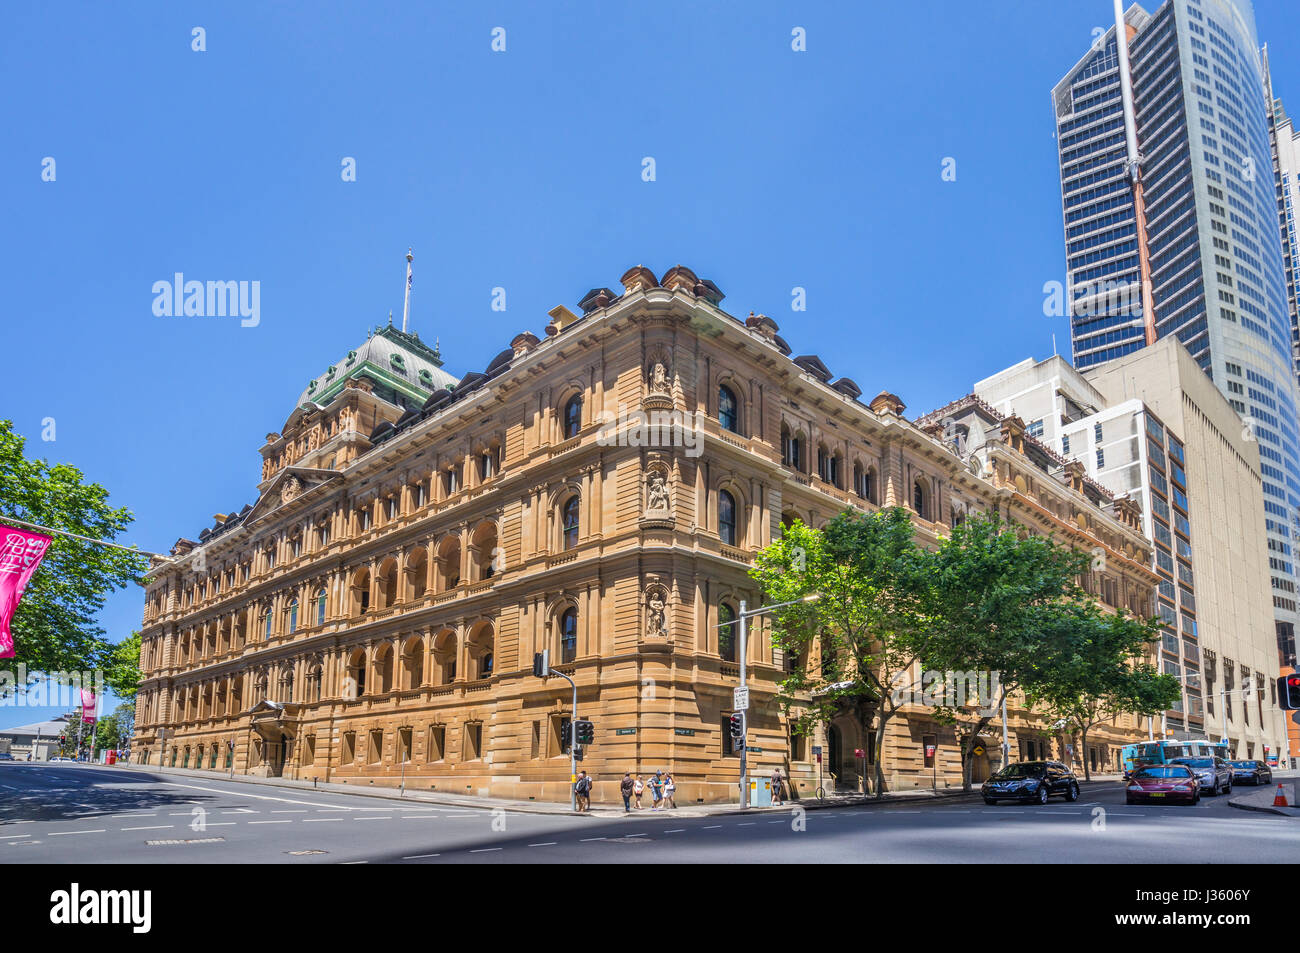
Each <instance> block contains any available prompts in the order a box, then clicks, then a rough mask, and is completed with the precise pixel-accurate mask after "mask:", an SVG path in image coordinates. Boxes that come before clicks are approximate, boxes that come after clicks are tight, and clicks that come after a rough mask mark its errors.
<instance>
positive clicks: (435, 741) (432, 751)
mask: <svg viewBox="0 0 1300 953" xmlns="http://www.w3.org/2000/svg"><path fill="white" fill-rule="evenodd" d="M446 740H447V729H446V728H444V727H443V726H442V725H430V726H429V746H428V748H427V750H426V751H425V752H424V760H425V761H427V762H429V763H430V764H432V763H433V762H435V761H441V760H442V759H443V758H444V757H445V755H444V753H443V752H444V751H445V750H446V747H445V742H446Z"/></svg>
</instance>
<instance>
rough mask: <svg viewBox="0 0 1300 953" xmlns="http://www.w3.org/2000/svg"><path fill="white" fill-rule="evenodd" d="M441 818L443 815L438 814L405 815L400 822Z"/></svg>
mask: <svg viewBox="0 0 1300 953" xmlns="http://www.w3.org/2000/svg"><path fill="white" fill-rule="evenodd" d="M439 816H441V815H438V814H403V815H402V816H401V817H400V818H399V820H403V821H418V820H427V819H428V818H430V817H439Z"/></svg>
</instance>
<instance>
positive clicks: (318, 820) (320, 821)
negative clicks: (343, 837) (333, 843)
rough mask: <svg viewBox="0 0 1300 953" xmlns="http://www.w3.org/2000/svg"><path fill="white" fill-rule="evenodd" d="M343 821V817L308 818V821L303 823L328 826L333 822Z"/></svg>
mask: <svg viewBox="0 0 1300 953" xmlns="http://www.w3.org/2000/svg"><path fill="white" fill-rule="evenodd" d="M341 820H344V818H341V817H309V818H306V819H305V820H304V821H303V823H304V824H328V823H330V822H331V821H341Z"/></svg>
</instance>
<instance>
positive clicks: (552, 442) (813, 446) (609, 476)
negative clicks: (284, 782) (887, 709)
mask: <svg viewBox="0 0 1300 953" xmlns="http://www.w3.org/2000/svg"><path fill="white" fill-rule="evenodd" d="M623 283H624V288H625V291H624V293H623V294H622V295H619V296H616V295H614V294H613V293H612V292H610V291H609V290H608V289H597V290H596V291H593V292H592V293H590V294H589V295H588V296H587V297H586V298H584V300H583V303H582V308H583V310H584V313H583V314H582V315H581V316H578V315H574V314H573V313H571V312H569V311H568V310H567V309H565V308H563V307H559V308H556V309H554V310H553V311H552V312H551V318H552V320H551V323H550V324H549V325H548V326H547V329H546V331H547V336H546V338H545V339H538V338H537V337H536V336H534V335H533V334H530V333H527V332H525V333H524V334H520V335H518V336H517V337H516V338H515V339H514V341H512V343H511V347H510V348H509V349H507V350H505V351H503V352H502V354H501V355H498V357H497V358H496V359H494V360H493V361H492V362H491V363H490V364H489V365H488V367H487V368H486V369H485V371H484V372H483V373H481V374H467V375H466V376H465V377H464V378H463V379H462V380H461V381H459V382H457V383H454V384H450V385H448V386H442V387H426V388H424V389H422V390H418V391H417V392H416V394H415V396H417V397H418V396H421V395H425V394H427V397H424V399H423V402H422V403H420V402H419V401H418V400H415V399H413V395H412V393H410V392H407V391H403V390H402V389H400V388H396V387H395V386H393V384H392V382H391V381H388V380H386V379H385V377H384V375H381V374H378V373H377V372H376V371H375V370H374V368H373V366H372V365H373V364H374V361H368V362H356V366H354V367H353V368H351V369H350V370H343V369H341V365H336V366H335V367H332V368H331V371H333V372H334V373H335V374H340V375H343V377H342V378H341V379H342V380H343V381H344V383H343V384H342V385H341V386H337V381H335V380H334V379H333V377H332V375H327V376H323V377H322V378H320V379H318V381H317V382H316V387H315V388H311V389H309V392H308V393H305V394H304V400H303V402H302V404H301V406H299V407H298V408H297V409H295V410H294V411H293V413H292V414H290V416H289V419H288V421H287V422H286V423H285V426H284V428H283V430H282V433H281V434H272V435H270V437H269V438H268V440H267V443H266V445H265V446H264V447H263V448H262V456H263V461H264V463H263V471H262V480H261V482H260V484H259V485H258V490H259V497H258V500H257V502H256V503H254V504H252V505H250V506H247V507H244V509H243V510H242V511H240V512H239V513H237V514H231V515H225V514H223V515H221V516H219V517H218V521H217V525H216V526H214V527H213V528H212V529H210V530H205V531H204V533H203V534H201V535H200V538H199V540H197V541H191V540H180V541H178V543H177V545H176V547H175V549H174V550H173V554H172V556H171V558H169V559H166V560H161V561H159V562H158V563H157V564H156V565H155V566H154V567H153V568H152V570H151V573H150V576H149V579H148V583H147V595H146V605H145V615H144V628H143V631H142V658H141V665H142V669H143V671H144V676H145V677H144V681H143V683H142V685H141V690H140V693H139V696H138V702H137V733H136V740H135V745H136V752H137V760H145V761H147V763H153V764H157V763H159V761H160V760H165V761H166V763H167V764H169V765H170V764H176V765H178V766H179V765H181V764H188V765H189V766H190V767H194V766H196V765H198V766H201V767H203V768H216V769H217V770H228V769H229V768H230V767H233V770H234V771H235V772H237V773H245V772H247V773H251V774H263V775H266V774H284V775H287V776H292V777H296V778H319V779H321V780H329V781H334V782H346V783H349V784H363V785H367V786H369V785H371V784H379V785H397V784H398V783H402V782H404V783H405V784H406V785H407V786H412V787H418V788H420V789H425V790H427V789H430V788H432V789H435V790H440V791H449V792H453V793H462V794H463V793H476V794H484V795H489V794H490V795H499V796H506V797H523V798H527V797H535V798H539V799H551V800H561V799H563V798H565V797H567V792H568V777H569V761H568V757H567V754H566V753H565V750H566V749H565V748H564V745H563V742H562V737H563V726H564V725H565V723H566V722H567V719H568V717H569V711H568V705H569V699H570V691H569V688H568V685H567V683H565V682H564V681H563V680H562V679H555V678H552V679H549V680H545V681H543V680H541V679H538V678H535V677H534V676H533V675H532V672H531V667H532V657H533V653H535V652H538V651H541V650H542V649H544V648H549V649H550V651H551V658H552V664H553V665H554V666H555V667H557V668H560V669H562V670H563V671H565V672H566V673H568V674H570V675H571V676H572V677H573V678H574V679H575V680H576V681H577V683H578V688H579V714H580V716H582V717H585V718H591V719H592V720H593V721H595V723H596V743H595V744H594V745H593V746H591V747H590V748H589V749H588V750H587V752H586V759H585V761H584V763H583V767H585V768H586V769H587V770H588V771H590V772H592V773H593V774H594V775H595V777H596V779H597V789H596V797H597V799H604V800H612V799H615V789H616V787H617V782H618V779H620V778H621V777H622V774H623V772H624V771H629V770H630V771H638V770H639V771H641V772H643V773H644V772H653V771H654V770H656V769H669V770H671V771H672V772H673V773H674V774H675V776H676V779H677V783H678V797H679V803H683V804H685V803H691V802H693V801H695V800H697V799H700V800H707V801H713V800H725V799H731V798H734V797H735V796H736V780H737V769H738V760H737V758H736V757H734V755H733V754H732V753H731V752H730V751H729V745H728V742H727V731H726V727H725V726H726V722H727V719H728V716H729V714H730V706H731V698H732V688H733V687H734V686H735V685H736V684H737V678H738V674H739V666H738V660H737V659H736V658H735V657H734V651H730V650H729V649H730V647H731V646H733V645H734V641H733V640H732V639H730V638H729V637H728V636H729V633H728V632H727V630H725V629H720V628H719V621H720V620H719V613H720V612H723V613H725V612H728V611H732V612H734V610H735V608H736V606H737V603H738V602H739V601H740V600H741V599H744V600H747V601H748V603H749V604H750V605H757V604H759V602H760V601H761V599H760V593H759V592H758V591H757V590H756V589H755V587H754V585H753V583H752V582H751V580H750V579H749V578H748V575H747V573H746V568H747V565H748V563H749V562H750V560H751V559H752V556H753V553H754V552H755V551H756V550H757V549H759V548H761V547H763V546H765V545H767V544H768V543H770V542H771V541H772V539H773V538H774V537H776V536H778V535H779V534H780V532H781V526H782V523H783V521H788V520H790V519H792V518H794V517H796V516H797V517H799V518H801V519H803V520H804V521H805V522H808V523H810V524H812V525H821V524H823V523H824V522H826V521H827V520H828V519H830V518H831V517H832V516H833V515H834V514H835V513H836V512H838V511H839V510H841V509H843V508H844V507H856V508H860V509H864V510H874V509H875V508H877V507H880V506H890V505H895V504H898V505H902V506H905V507H909V508H911V509H912V510H913V512H914V514H915V520H916V524H917V530H918V535H919V537H920V539H921V540H922V541H924V542H928V543H933V541H934V540H935V539H936V538H937V537H938V535H939V534H941V533H943V532H944V531H945V530H946V528H947V527H948V526H949V524H950V522H951V521H952V520H953V519H954V518H955V517H956V518H960V516H961V515H963V514H965V513H967V512H974V511H989V510H995V509H996V510H997V511H999V512H1001V513H1002V514H1003V515H1005V516H1007V517H1008V518H1011V519H1014V520H1016V521H1018V522H1021V523H1024V524H1026V525H1028V526H1030V527H1032V528H1033V529H1035V530H1036V531H1042V532H1047V531H1054V532H1056V533H1057V534H1058V536H1060V537H1061V538H1063V539H1067V540H1069V541H1071V542H1073V543H1074V544H1075V545H1078V546H1082V547H1087V548H1088V549H1091V550H1094V551H1100V552H1103V553H1104V554H1105V555H1106V556H1107V559H1106V560H1105V561H1104V565H1105V569H1104V571H1100V572H1097V573H1094V574H1093V575H1094V576H1097V577H1098V578H1096V579H1094V580H1091V581H1090V582H1089V585H1090V586H1091V587H1092V588H1093V589H1094V590H1095V591H1097V592H1098V594H1099V595H1100V596H1101V597H1102V598H1103V599H1105V600H1106V601H1108V602H1109V603H1110V604H1112V605H1126V606H1129V607H1130V608H1134V609H1144V610H1145V611H1150V605H1151V592H1152V587H1153V586H1154V576H1153V574H1152V572H1151V570H1150V569H1149V568H1147V565H1148V564H1149V562H1150V557H1151V554H1150V550H1149V548H1148V544H1147V541H1146V540H1145V539H1144V538H1143V537H1142V536H1141V535H1140V533H1139V531H1138V530H1137V529H1136V528H1135V526H1136V517H1135V516H1134V515H1133V514H1132V513H1130V512H1128V511H1127V510H1125V509H1124V508H1123V507H1118V508H1117V507H1116V506H1115V504H1114V503H1113V501H1111V500H1110V499H1109V497H1107V496H1105V494H1104V493H1100V494H1099V493H1098V492H1096V488H1095V487H1091V488H1090V487H1088V486H1086V485H1084V484H1083V483H1081V482H1080V481H1078V480H1071V479H1070V478H1068V477H1066V476H1065V475H1063V473H1059V472H1053V470H1054V467H1055V462H1054V461H1052V460H1050V459H1048V458H1047V457H1045V456H1044V455H1043V454H1042V453H1041V452H1040V450H1039V448H1037V447H1036V445H1035V444H1034V443H1033V441H1032V439H1031V438H1027V437H1025V436H1024V433H1023V427H1022V426H1019V425H1018V421H1016V420H1015V419H1014V418H1013V419H1012V420H1009V421H1002V420H1000V419H998V418H996V415H993V416H992V417H989V418H988V419H986V420H985V421H984V424H985V427H984V429H985V430H988V431H991V436H989V437H988V439H987V440H986V441H985V444H984V446H983V448H982V450H981V455H980V457H979V459H978V460H977V461H976V462H975V464H974V465H972V463H971V460H970V459H969V455H965V456H963V454H962V453H961V452H960V451H959V450H958V449H956V448H954V446H953V445H952V443H951V442H948V441H945V439H944V435H943V434H942V433H934V432H928V431H933V427H932V426H931V424H932V422H927V421H926V420H923V421H921V425H917V424H913V423H911V422H909V421H908V420H906V419H905V418H904V417H903V416H902V413H903V409H904V408H903V404H902V401H901V400H899V399H898V398H897V397H895V396H893V395H891V394H888V393H882V394H881V395H880V396H879V397H877V398H876V399H875V400H873V401H872V402H871V403H870V405H866V404H864V403H863V402H862V401H861V400H860V399H859V398H860V395H861V391H860V389H859V388H858V387H857V386H856V385H855V384H854V383H853V382H852V381H850V380H848V379H847V378H840V379H839V380H836V381H834V382H832V381H831V374H830V372H829V371H828V370H827V369H826V368H825V365H823V364H822V362H821V361H820V360H818V359H817V358H815V357H800V358H794V359H792V358H791V357H790V349H789V347H788V346H787V345H786V344H785V342H784V341H783V340H782V339H781V337H780V336H779V335H778V334H777V333H776V332H777V330H778V329H777V327H776V323H775V322H774V321H772V320H771V319H770V318H766V317H763V316H759V317H757V318H755V317H753V316H751V317H750V320H749V321H744V322H742V321H739V320H737V319H735V318H733V317H731V316H730V315H728V314H726V313H725V312H723V311H722V310H721V309H720V308H719V303H720V301H721V299H722V293H721V292H720V291H718V289H717V287H716V286H715V285H713V284H712V282H708V281H702V280H700V279H698V278H697V277H696V276H695V275H694V274H693V273H691V272H690V270H689V269H687V268H684V267H682V266H678V267H677V268H674V269H672V270H671V271H670V272H669V273H668V274H666V275H665V276H664V278H663V280H662V281H656V280H655V279H654V276H653V274H652V273H650V272H649V270H648V269H645V268H641V267H638V268H635V269H632V270H631V271H629V272H628V273H627V274H626V275H625V276H624V278H623ZM390 330H391V329H390ZM399 333H400V332H399ZM381 336H383V337H384V342H381V344H382V345H383V347H384V349H387V343H385V342H389V341H394V342H397V344H398V345H403V346H405V345H404V344H403V342H402V341H401V340H400V339H398V338H397V337H395V336H392V335H387V333H386V332H385V333H384V334H383V335H381ZM411 347H414V345H411ZM371 350H372V351H373V350H375V349H374V348H372V349H371ZM391 363H392V366H391V368H389V369H388V370H389V371H392V369H393V368H397V367H398V366H399V364H400V363H402V362H399V361H392V362H391ZM405 363H406V364H407V366H410V365H411V364H412V363H413V361H412V359H411V358H410V356H409V355H408V359H407V361H406V362H405ZM336 368H339V369H336ZM348 375H351V376H348ZM327 377H329V382H328V390H326V389H325V388H326V386H327V385H326V383H322V382H325V381H326V380H327ZM313 392H314V393H321V394H324V395H325V401H326V402H325V403H324V404H318V403H315V402H314V401H313V400H312V399H311V397H310V394H311V393H313ZM665 400H666V401H667V403H666V404H662V402H663V401H665ZM649 411H656V412H660V413H665V414H668V415H669V416H670V417H672V422H671V424H670V425H669V426H668V429H667V431H665V432H667V433H669V434H670V436H671V437H672V439H671V440H670V441H669V442H668V445H665V443H664V442H663V441H657V442H649V441H647V439H646V434H647V430H646V428H644V427H640V428H639V427H638V425H637V424H636V423H635V419H636V414H638V413H641V414H645V413H647V412H649ZM981 412H983V411H981ZM629 420H631V421H633V422H632V423H628V422H627V421H629ZM610 421H615V422H617V421H623V423H620V424H618V431H617V433H612V431H611V426H612V425H611V424H610V423H609V422H610ZM313 435H314V436H313ZM1063 481H1064V482H1063ZM723 607H725V608H723ZM723 621H724V622H725V618H724V620H723ZM747 662H748V667H749V673H750V679H751V699H752V701H751V705H752V708H751V711H750V734H749V743H750V745H751V746H752V748H753V752H752V754H751V758H750V764H751V766H752V770H754V771H755V772H756V773H760V774H763V773H767V774H770V773H771V770H772V768H773V767H776V766H780V767H781V769H782V773H784V774H788V775H789V776H791V777H793V778H794V779H795V782H796V784H797V785H798V786H799V787H798V790H799V791H800V792H802V793H810V792H811V790H812V788H813V787H815V786H816V784H817V781H816V779H817V777H818V767H819V766H818V764H817V763H816V761H815V759H814V758H813V757H812V753H811V748H812V746H813V745H818V744H820V745H823V746H824V750H826V752H827V758H826V760H825V761H824V763H823V764H822V765H821V768H822V771H823V777H824V778H826V779H827V782H828V783H829V782H830V779H831V778H834V781H835V783H837V784H839V785H841V786H844V787H853V786H854V785H856V784H857V783H859V782H858V776H859V767H858V765H857V762H856V760H855V759H854V757H853V754H852V753H853V749H854V748H856V747H862V746H863V745H862V743H861V742H860V741H859V740H857V736H856V728H854V727H853V725H852V724H851V723H850V721H851V720H848V719H846V720H845V722H844V723H842V724H840V723H837V724H833V725H831V726H828V727H827V729H826V730H825V731H824V732H822V733H821V734H820V735H819V736H818V737H816V738H810V739H798V738H796V739H791V737H790V735H789V733H788V730H787V725H786V721H785V718H784V716H783V715H782V714H781V712H780V711H779V709H778V706H777V705H776V704H775V701H774V690H775V686H776V683H777V681H778V680H779V679H780V678H782V677H783V672H784V671H785V669H786V667H787V666H788V665H791V664H795V663H794V661H793V660H788V659H785V658H783V657H781V652H780V651H779V650H775V649H774V648H773V646H772V644H771V639H770V633H769V631H768V629H767V627H766V625H765V624H755V625H754V626H752V627H751V637H750V640H749V645H748V657H747ZM801 664H815V660H801ZM1011 722H1012V724H1011V730H1012V734H1013V751H1016V752H1017V753H1019V752H1020V751H1022V750H1023V744H1024V741H1025V739H1034V740H1035V741H1037V742H1047V741H1049V740H1051V739H1049V731H1048V728H1047V726H1046V725H1045V724H1043V723H1042V722H1041V720H1039V719H1036V718H1034V717H1033V716H1030V715H1028V714H1027V713H1024V712H1021V711H1019V710H1014V711H1013V712H1012V719H1011ZM931 734H933V735H935V736H936V739H937V745H938V759H939V763H938V764H937V765H934V764H932V763H931V762H929V761H927V760H926V759H925V757H924V754H923V750H922V743H923V741H924V739H925V738H926V737H928V736H929V735H931ZM1139 736H1145V731H1144V730H1143V731H1139V730H1138V728H1137V725H1136V723H1135V722H1134V721H1133V720H1132V719H1129V720H1127V721H1126V720H1125V719H1123V718H1121V719H1119V720H1118V721H1117V723H1116V724H1115V725H1113V726H1105V727H1103V728H1100V729H1098V730H1097V732H1096V733H1095V735H1094V740H1095V743H1096V744H1098V745H1107V744H1110V745H1114V744H1118V743H1120V742H1122V741H1126V740H1133V739H1135V738H1137V737H1139ZM1017 745H1020V746H1021V747H1020V748H1017V747H1016V746H1017ZM1040 750H1042V751H1044V752H1045V751H1046V749H1040ZM884 757H885V758H886V759H887V768H888V774H889V777H890V780H891V783H893V784H894V785H895V786H915V785H926V786H928V785H929V784H930V783H931V779H932V777H935V778H938V779H940V780H944V779H947V780H953V779H955V778H957V777H958V776H959V768H958V767H957V765H958V762H957V761H956V749H955V747H953V743H952V737H951V734H950V733H946V732H945V731H943V730H939V729H935V728H934V727H933V725H932V723H930V722H929V721H928V720H927V713H926V711H925V710H922V709H908V710H907V713H906V715H905V717H901V718H899V719H896V721H895V723H894V728H893V729H892V730H891V732H890V736H889V740H888V744H887V746H886V749H885V752H884ZM1109 760H1110V761H1113V757H1112V758H1109ZM231 762H233V764H232V763H231Z"/></svg>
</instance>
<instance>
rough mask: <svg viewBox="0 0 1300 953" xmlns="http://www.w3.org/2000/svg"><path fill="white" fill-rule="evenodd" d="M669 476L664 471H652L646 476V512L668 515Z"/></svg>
mask: <svg viewBox="0 0 1300 953" xmlns="http://www.w3.org/2000/svg"><path fill="white" fill-rule="evenodd" d="M669 508H670V504H669V500H668V476H667V474H665V473H664V472H663V471H662V470H651V471H650V473H649V474H648V475H647V476H646V512H648V513H667V512H668V510H669Z"/></svg>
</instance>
